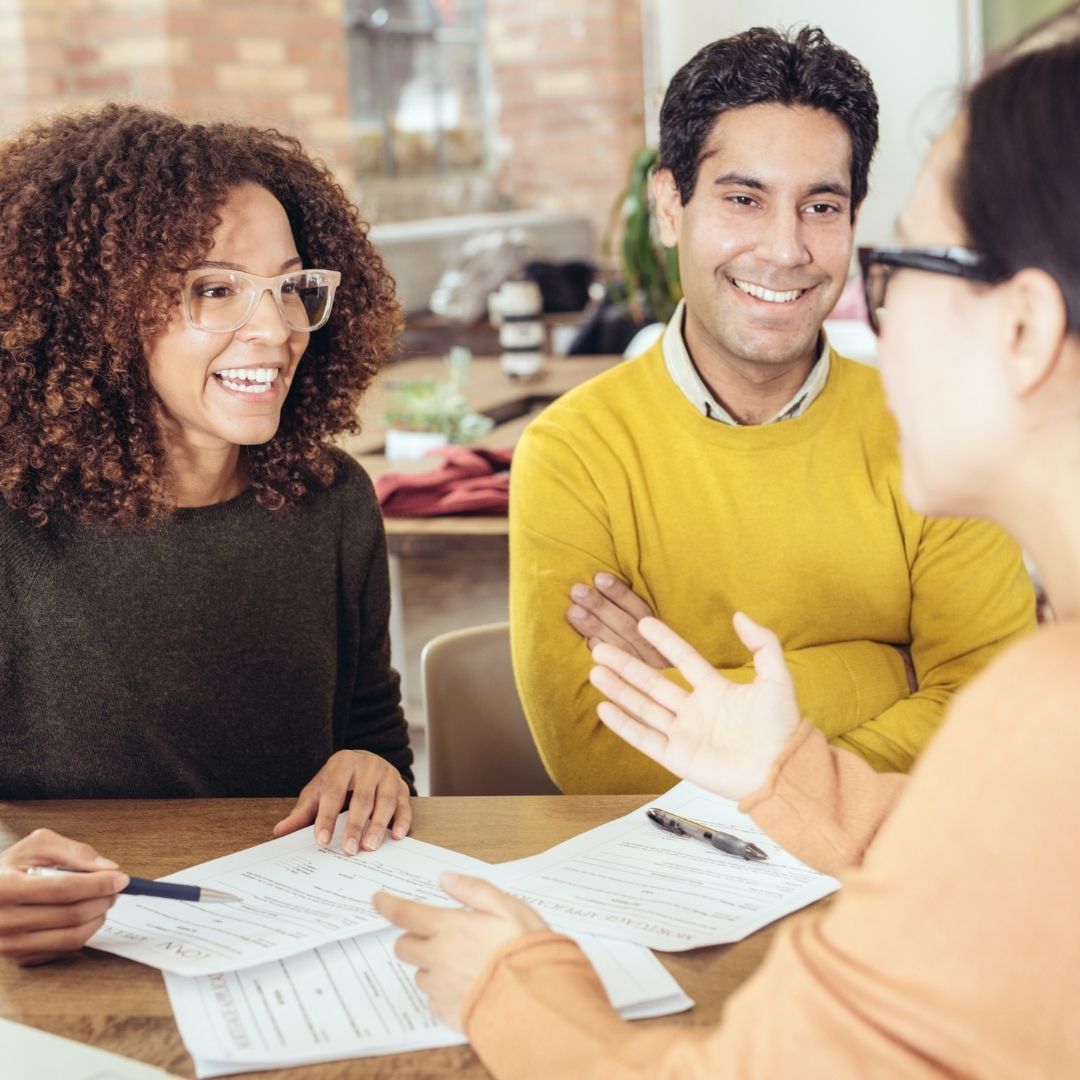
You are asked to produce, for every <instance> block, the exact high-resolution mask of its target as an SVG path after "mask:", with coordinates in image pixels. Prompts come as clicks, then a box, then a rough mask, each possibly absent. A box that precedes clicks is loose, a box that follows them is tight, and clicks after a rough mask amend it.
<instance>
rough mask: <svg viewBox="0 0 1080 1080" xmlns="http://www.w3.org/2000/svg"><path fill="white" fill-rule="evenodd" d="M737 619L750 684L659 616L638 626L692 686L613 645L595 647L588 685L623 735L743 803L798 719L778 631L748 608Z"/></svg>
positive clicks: (606, 717) (651, 754)
mask: <svg viewBox="0 0 1080 1080" xmlns="http://www.w3.org/2000/svg"><path fill="white" fill-rule="evenodd" d="M732 622H733V625H734V627H735V633H736V634H738V636H739V639H740V640H741V641H742V643H743V644H744V645H745V646H746V647H747V648H748V649H749V650H750V652H751V653H752V654H753V657H754V670H755V672H756V673H757V675H756V678H755V679H754V681H753V682H752V683H734V682H731V681H730V680H728V679H725V678H724V677H723V676H722V675H720V674H719V672H717V671H716V669H715V668H714V667H713V666H712V665H711V664H710V663H709V662H708V661H707V660H706V659H705V658H704V657H703V656H701V654H700V653H698V652H697V651H696V650H695V649H694V648H693V646H691V645H690V644H689V643H688V642H686V641H684V640H683V639H682V638H681V637H679V635H678V634H676V633H675V632H674V631H673V630H671V629H670V628H669V627H667V626H665V625H664V624H663V623H662V622H660V621H659V619H652V618H649V619H643V620H642V621H641V623H640V625H639V629H640V632H641V635H642V637H644V638H645V640H646V641H648V642H649V644H650V645H651V646H652V647H653V648H655V649H656V650H657V652H658V653H660V654H661V655H662V656H663V657H665V658H666V663H667V662H670V665H671V666H673V667H675V668H677V669H678V671H679V673H680V674H681V675H682V676H683V677H684V678H685V679H686V681H687V682H688V683H689V684H690V686H691V687H692V690H690V691H686V690H684V689H683V688H682V687H681V686H678V685H677V684H675V683H674V682H672V681H671V680H670V679H668V678H667V677H666V676H664V675H662V674H661V673H660V672H659V671H656V670H655V669H654V668H652V667H649V666H648V665H647V664H645V663H643V662H642V661H641V660H639V659H637V658H636V657H634V656H631V655H630V653H629V652H627V651H626V650H624V649H619V648H616V647H614V646H612V645H607V644H599V645H597V647H596V648H595V649H594V650H593V659H594V660H595V661H596V666H595V667H594V668H593V669H592V672H591V674H590V676H589V680H590V682H592V684H593V685H594V686H595V687H596V688H597V689H598V690H599V691H600V692H601V693H602V694H604V696H605V697H607V698H608V699H609V700H608V701H605V702H602V703H601V704H600V705H599V706H598V707H597V713H598V715H599V717H600V719H601V720H602V721H603V722H604V724H606V725H607V726H608V727H609V728H610V729H611V730H612V731H614V732H615V734H616V735H618V736H619V737H620V738H622V739H625V740H626V741H627V742H628V743H629V744H630V745H631V746H633V747H634V748H635V749H637V750H640V751H641V752H642V753H643V754H646V755H648V756H649V757H651V758H652V759H653V760H654V761H656V762H658V763H659V764H660V765H663V766H664V768H665V769H668V770H669V771H670V772H673V773H675V775H676V776H681V777H683V778H684V779H686V780H691V781H693V783H695V784H698V785H699V786H701V787H703V788H707V789H708V790H710V791H714V792H716V793H717V794H718V795H723V796H725V797H726V798H729V799H742V798H745V796H747V795H749V794H751V792H753V791H756V790H757V789H758V788H759V787H760V786H761V785H762V784H763V783H764V781H765V778H766V776H767V775H768V772H769V767H770V766H771V765H772V763H773V761H774V760H775V759H776V756H777V754H779V753H780V751H781V749H782V748H783V746H784V744H785V743H786V742H787V741H788V739H789V738H790V737H791V734H792V732H793V731H794V730H795V728H796V727H797V726H798V723H799V719H800V717H799V707H798V704H797V702H796V700H795V687H794V684H793V683H792V681H791V675H790V673H789V672H788V669H787V664H786V663H785V662H784V653H783V650H782V649H781V647H780V642H779V640H778V639H777V637H776V635H775V634H774V633H773V632H772V631H771V630H767V629H766V628H765V627H763V626H759V625H758V624H757V623H755V622H754V621H753V620H752V619H750V618H749V616H747V615H744V614H743V613H742V612H739V613H738V614H736V615H735V617H734V619H733V620H732ZM666 663H665V666H666Z"/></svg>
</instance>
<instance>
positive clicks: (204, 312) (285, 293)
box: [184, 266, 341, 334]
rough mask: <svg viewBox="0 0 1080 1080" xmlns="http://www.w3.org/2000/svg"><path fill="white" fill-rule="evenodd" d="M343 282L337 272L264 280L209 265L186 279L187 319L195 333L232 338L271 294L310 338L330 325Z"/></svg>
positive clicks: (295, 326)
mask: <svg viewBox="0 0 1080 1080" xmlns="http://www.w3.org/2000/svg"><path fill="white" fill-rule="evenodd" d="M340 282H341V274H340V272H339V271H337V270H293V271H291V272H290V273H288V274H278V275H277V277H260V276H259V275H258V274H248V273H246V272H245V271H243V270H227V269H218V268H216V267H205V266H204V267H200V268H199V269H197V270H191V271H189V272H188V274H187V275H186V277H185V278H184V317H185V318H186V319H187V321H188V325H190V326H192V327H194V328H195V329H196V330H205V331H208V332H209V333H212V334H231V333H233V332H234V331H236V330H239V329H240V327H241V326H243V325H244V323H246V322H247V321H248V319H250V318H251V316H252V315H254V314H255V309H256V308H257V307H258V306H259V301H260V300H261V299H262V296H263V293H265V292H269V293H270V295H271V296H273V298H274V303H275V304H276V305H277V309H278V311H279V312H280V313H281V317H282V319H284V320H285V324H286V325H287V326H288V327H289V329H290V330H297V331H300V332H302V333H310V332H311V331H313V330H318V329H319V327H320V326H325V325H326V320H327V319H329V318H330V309H331V308H332V307H333V306H334V290H335V289H337V287H338V284H339V283H340Z"/></svg>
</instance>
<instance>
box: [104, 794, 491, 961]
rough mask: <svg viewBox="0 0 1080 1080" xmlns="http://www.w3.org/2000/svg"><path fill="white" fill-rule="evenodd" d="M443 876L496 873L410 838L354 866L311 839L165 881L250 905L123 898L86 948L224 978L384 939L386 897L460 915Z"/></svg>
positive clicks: (275, 844) (292, 839)
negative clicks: (378, 906) (344, 941)
mask: <svg viewBox="0 0 1080 1080" xmlns="http://www.w3.org/2000/svg"><path fill="white" fill-rule="evenodd" d="M343 816H344V815H343ZM340 820H341V819H340V818H339V822H340ZM443 870H452V871H455V872H457V873H461V874H473V875H478V876H481V877H487V876H489V875H490V872H491V866H490V864H489V863H486V862H482V861H481V860H480V859H473V858H470V857H469V856H468V855H461V854H459V853H458V852H456V851H449V850H447V849H446V848H441V847H436V846H435V845H433V844H425V843H424V842H423V841H422V840H414V839H412V837H406V838H405V839H404V840H387V842H386V843H384V844H383V846H382V847H381V848H379V850H378V851H372V852H364V853H363V854H360V855H353V856H347V855H343V854H342V853H341V852H340V851H339V850H337V849H336V848H335V849H332V848H320V847H317V846H316V844H315V842H314V841H313V840H312V837H311V830H310V829H303V830H301V831H300V832H297V833H292V834H290V835H289V836H283V837H280V838H279V839H277V840H271V841H269V842H267V843H265V844H259V845H258V846H257V847H253V848H247V849H246V850H245V851H238V852H236V853H235V854H233V855H226V856H224V857H223V858H220V859H214V860H212V861H211V862H206V863H202V864H201V865H199V866H193V867H191V868H189V869H187V870H181V871H180V872H179V873H176V874H171V875H170V876H169V877H167V878H164V879H163V880H164V881H179V882H182V883H184V884H187V885H202V886H206V887H209V888H212V889H221V890H223V891H224V892H228V893H232V894H233V895H235V896H239V897H240V898H241V900H242V903H229V904H209V903H182V902H178V901H176V900H159V899H156V898H152V897H148V896H121V897H119V898H118V900H117V902H116V904H115V905H114V906H113V907H112V909H111V910H110V911H109V914H108V917H107V919H106V921H105V925H104V926H102V928H101V929H100V930H99V931H98V932H97V933H96V934H95V935H94V936H93V937H92V938H91V939H90V940H89V941H88V942H87V945H89V946H90V947H91V948H93V949H101V950H102V951H103V952H109V953H115V954H116V955H118V956H126V957H128V959H130V960H137V961H138V962H139V963H140V964H149V965H150V966H151V967H156V968H161V969H162V970H163V971H173V972H176V973H177V974H179V975H216V974H219V973H220V972H224V971H234V970H236V969H238V968H244V967H250V966H252V965H253V964H262V963H265V962H266V961H268V960H279V959H281V958H282V957H285V956H291V955H293V954H294V953H298V952H303V951H304V950H305V949H311V948H313V947H315V946H316V945H325V944H327V943H328V942H331V941H337V940H339V939H340V938H346V937H354V936H355V935H357V934H361V933H366V932H369V931H373V930H381V929H383V928H384V927H385V926H386V925H387V923H386V920H385V919H383V918H382V917H381V916H380V915H378V914H376V912H375V909H374V908H373V907H372V906H371V898H372V896H374V894H375V893H376V892H378V891H379V890H380V889H385V890H386V891H387V892H392V893H397V894H398V895H399V896H405V897H408V898H409V899H410V900H422V901H425V902H426V903H429V904H439V905H441V906H443V907H456V906H457V905H456V904H455V903H454V901H452V900H451V899H450V898H449V897H448V896H447V895H446V894H445V893H444V892H443V891H442V889H440V888H439V886H438V876H439V874H440V873H441V872H442V871H443Z"/></svg>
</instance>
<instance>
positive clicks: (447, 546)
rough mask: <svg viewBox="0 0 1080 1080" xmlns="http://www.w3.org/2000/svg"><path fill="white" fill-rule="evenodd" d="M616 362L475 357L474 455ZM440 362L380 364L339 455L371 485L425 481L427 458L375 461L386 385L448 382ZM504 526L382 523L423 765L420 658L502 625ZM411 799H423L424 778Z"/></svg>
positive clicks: (397, 655) (393, 636) (478, 518)
mask: <svg viewBox="0 0 1080 1080" xmlns="http://www.w3.org/2000/svg"><path fill="white" fill-rule="evenodd" d="M621 359H622V357H620V356H575V357H567V358H552V359H549V360H548V362H547V363H546V364H545V366H544V369H543V371H542V372H541V373H540V374H539V375H538V376H537V377H536V378H534V379H529V380H522V379H513V378H510V377H509V376H508V375H506V374H504V373H503V371H502V369H501V368H500V367H499V361H498V358H497V357H474V358H473V361H472V363H471V364H470V365H469V378H468V382H467V384H466V386H465V396H466V398H467V399H468V401H469V404H470V405H471V406H472V407H473V408H474V409H475V410H476V411H477V412H482V413H485V414H487V415H488V416H491V417H492V418H493V419H494V420H495V421H496V424H495V427H494V428H493V429H492V430H491V431H490V432H489V433H488V434H487V435H485V436H483V438H480V439H477V440H476V441H475V442H474V443H473V444H471V445H475V446H485V447H508V446H515V445H516V444H517V441H518V439H519V438H520V437H521V433H522V432H523V431H524V430H525V426H526V425H527V424H528V423H529V421H531V420H532V419H533V418H534V417H535V416H536V415H537V414H538V413H540V412H541V411H542V410H543V409H544V408H545V407H546V406H547V405H549V404H550V403H551V402H552V401H554V400H555V399H556V398H558V397H559V396H560V395H562V394H565V393H566V392H567V391H568V390H572V389H573V388H574V387H575V386H578V385H580V384H581V383H583V382H585V381H586V380H588V379H591V378H592V377H593V376H594V375H599V374H601V373H602V372H604V371H607V370H608V369H609V368H611V367H614V365H615V364H617V363H619V361H620V360H621ZM447 374H448V370H447V366H446V362H445V360H444V359H443V358H442V357H418V358H415V359H409V360H399V361H397V362H395V363H393V364H388V365H387V366H386V367H385V368H384V369H383V370H382V371H381V372H380V373H379V376H378V377H377V379H376V381H375V383H374V384H373V385H372V386H371V388H370V389H369V390H368V392H367V394H365V396H364V400H363V402H362V403H361V406H360V415H361V422H362V424H363V430H362V432H361V433H360V434H359V435H353V436H349V437H347V438H345V439H343V440H342V441H341V445H342V446H343V447H344V448H345V449H346V450H347V451H348V452H349V453H350V454H352V455H353V457H355V458H356V459H357V460H358V461H359V462H360V464H361V465H363V467H364V468H365V470H366V471H367V472H368V474H369V475H370V476H371V478H372V479H373V480H374V479H377V478H378V477H379V476H382V475H383V473H386V472H390V471H400V472H411V473H415V472H425V471H426V470H428V469H431V468H433V467H434V466H435V465H437V464H438V459H436V458H431V457H428V458H421V459H420V460H419V461H387V460H386V458H385V457H384V456H383V452H382V451H383V445H384V443H385V441H386V424H385V423H384V421H383V413H384V412H385V411H386V407H387V405H388V403H389V400H390V396H391V394H392V393H393V389H394V386H395V384H398V383H401V382H404V381H406V380H411V379H423V378H434V379H443V378H445V377H446V376H447ZM507 536H508V522H507V519H506V517H505V516H503V515H499V516H491V515H484V514H460V515H455V516H451V517H431V518H387V519H386V543H387V549H388V551H389V553H390V583H391V610H390V640H391V651H392V656H393V663H394V666H395V667H396V668H397V669H398V671H400V672H401V678H402V699H403V701H404V705H405V715H406V716H407V717H408V719H409V725H410V730H411V734H412V737H413V739H414V742H415V743H416V745H417V748H418V749H419V750H420V752H421V757H423V743H424V734H423V731H424V705H423V696H422V689H421V684H420V651H421V649H423V647H424V645H425V644H426V643H427V642H428V641H430V640H431V639H432V638H433V637H435V636H436V635H437V634H442V633H445V632H446V631H448V630H458V629H461V628H463V627H466V626H480V625H482V624H484V623H489V622H502V621H504V620H506V619H507V618H508V617H509V598H508V584H509V549H508V540H507ZM418 782H419V784H420V791H421V793H422V794H424V793H426V791H427V778H426V773H425V771H424V768H421V770H420V772H419V775H418Z"/></svg>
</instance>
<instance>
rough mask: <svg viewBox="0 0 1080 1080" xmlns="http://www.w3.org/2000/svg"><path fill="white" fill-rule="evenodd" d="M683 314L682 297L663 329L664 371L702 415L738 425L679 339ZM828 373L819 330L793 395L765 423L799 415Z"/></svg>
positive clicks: (825, 347) (826, 347)
mask: <svg viewBox="0 0 1080 1080" xmlns="http://www.w3.org/2000/svg"><path fill="white" fill-rule="evenodd" d="M685 314H686V301H685V300H680V301H679V306H678V307H677V308H676V309H675V314H674V315H672V316H671V321H670V322H669V323H668V324H667V329H666V330H664V339H663V350H664V364H665V365H666V366H667V369H668V374H669V375H670V376H671V378H672V379H673V380H674V382H675V385H676V386H677V387H678V388H679V389H680V390H681V391H682V392H683V393H684V394H685V395H686V398H687V400H688V401H689V402H690V404H691V405H693V406H694V408H695V409H697V411H698V412H699V413H701V415H702V416H704V417H706V418H707V419H710V420H719V421H720V422H721V423H722V424H732V425H734V426H736V427H738V426H739V421H738V420H736V419H735V417H733V416H732V415H731V413H729V412H728V411H727V409H725V408H724V406H723V405H721V404H720V402H719V401H717V400H716V398H715V397H714V396H713V393H712V391H711V390H710V389H709V388H708V386H706V385H705V380H704V379H702V377H701V376H700V375H699V374H698V370H697V368H696V367H694V361H693V360H691V358H690V353H689V351H688V350H687V348H686V342H685V341H684V340H683V334H682V328H683V319H684V317H685ZM828 377H829V343H828V341H827V340H826V338H825V332H824V331H822V332H821V351H820V353H819V354H818V358H817V361H816V363H815V364H814V366H813V367H812V368H811V369H810V374H809V375H807V376H806V381H805V382H804V383H803V384H802V386H800V387H799V389H798V390H797V391H796V392H795V395H794V397H792V398H791V400H790V401H789V402H788V403H787V404H786V405H785V406H784V407H783V408H782V409H781V410H780V411H779V412H778V413H777V414H776V415H775V416H774V417H773V418H772V419H771V420H768V421H766V423H770V424H775V423H776V421H777V420H793V419H794V418H795V417H796V416H802V414H803V413H804V412H806V410H807V409H809V408H810V406H811V405H812V404H813V403H814V401H815V400H816V399H817V396H818V394H820V393H821V391H822V390H824V389H825V380H826V379H827V378H828Z"/></svg>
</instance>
